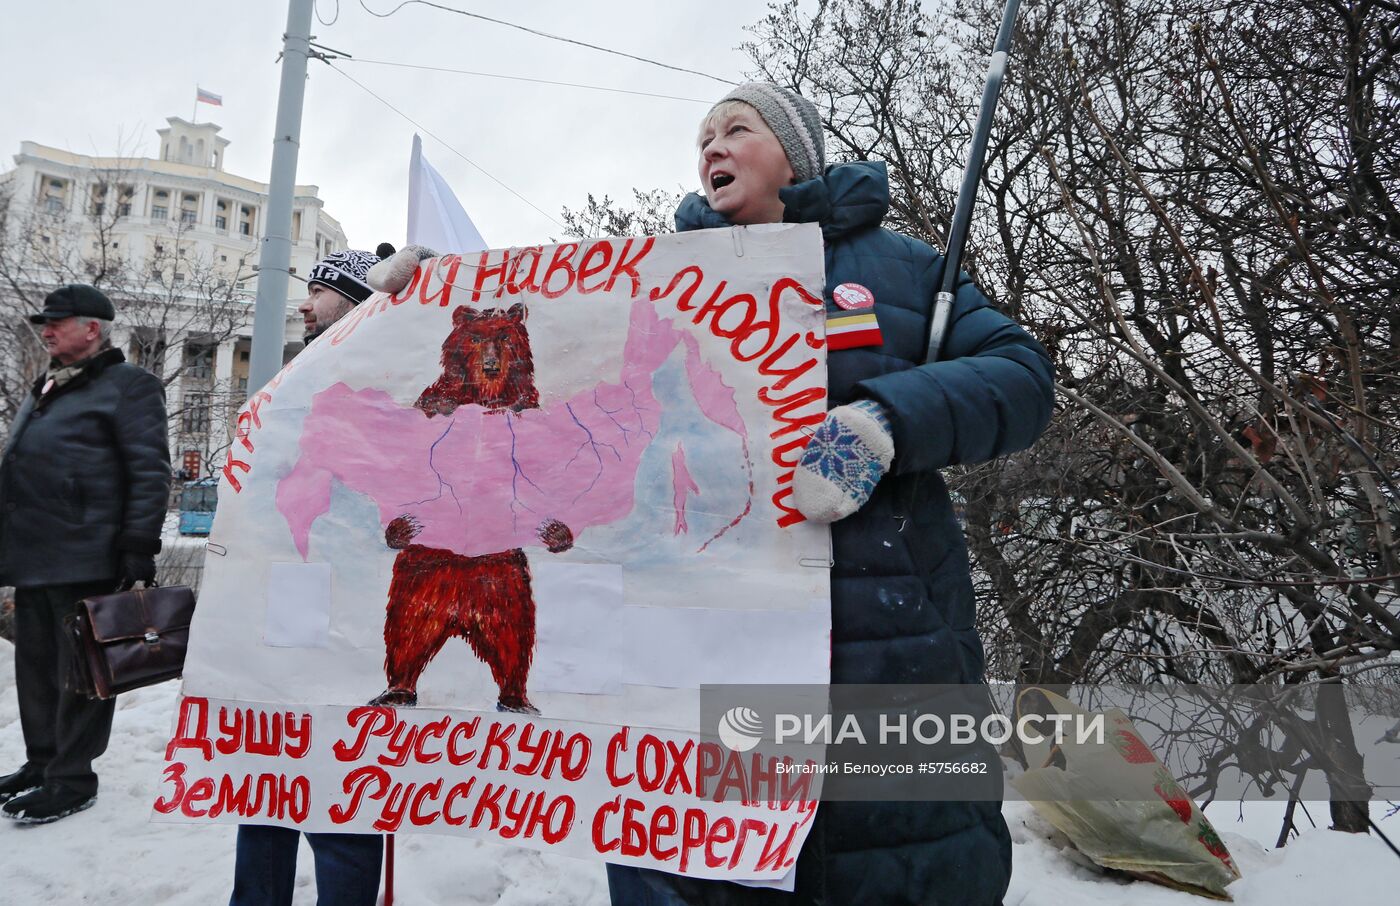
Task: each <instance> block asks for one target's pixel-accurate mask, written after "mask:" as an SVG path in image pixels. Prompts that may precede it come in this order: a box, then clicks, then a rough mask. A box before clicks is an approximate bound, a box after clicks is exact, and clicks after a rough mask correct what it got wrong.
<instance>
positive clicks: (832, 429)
mask: <svg viewBox="0 0 1400 906" xmlns="http://www.w3.org/2000/svg"><path fill="white" fill-rule="evenodd" d="M802 467H803V468H806V469H811V470H813V471H815V472H816V473H817V474H818V475H820V476H821V477H823V478H825V479H826V480H827V481H829V482H831V483H832V484H834V485H836V486H837V487H839V488H840V489H841V490H842V491H844V492H845V493H846V494H847V495H849V496H850V497H853V498H856V499H861V500H868V499H870V495H871V494H873V493H875V485H876V484H877V483H878V482H879V481H880V479H881V478H883V477H884V474H885V470H884V468H883V467H882V466H881V465H880V463H879V460H878V459H877V458H876V456H875V452H874V451H873V450H871V449H870V447H868V446H866V444H865V441H863V440H861V439H860V435H859V434H856V432H855V431H853V430H851V428H850V426H849V425H847V424H846V423H845V422H842V421H837V420H835V419H828V420H826V421H824V422H822V423H821V424H820V425H818V426H817V430H816V432H815V433H814V434H813V435H812V439H811V440H810V441H808V443H807V449H806V451H805V452H804V453H803V454H802Z"/></svg>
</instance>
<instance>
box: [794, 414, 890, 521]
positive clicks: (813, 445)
mask: <svg viewBox="0 0 1400 906" xmlns="http://www.w3.org/2000/svg"><path fill="white" fill-rule="evenodd" d="M893 460H894V436H893V434H891V432H890V420H889V415H888V414H887V413H886V412H885V407H884V406H881V405H880V404H879V403H877V402H875V401H874V400H857V401H856V402H854V403H851V404H850V405H846V406H837V407H836V408H835V409H832V410H831V411H830V412H828V413H827V414H826V421H824V422H822V423H821V424H820V425H818V426H817V430H816V433H815V434H813V435H812V439H811V440H810V441H808V442H807V448H806V449H805V450H804V451H803V453H802V460H801V462H799V463H798V466H797V471H796V472H795V473H794V474H793V477H792V502H793V505H794V506H796V507H797V509H798V511H799V512H800V513H802V515H804V516H806V517H807V518H808V519H810V520H812V521H813V522H835V521H836V520H838V519H844V518H846V517H847V516H849V515H851V514H852V513H854V512H855V511H856V510H858V509H860V508H861V507H862V506H864V505H865V502H866V501H867V500H869V499H870V495H871V494H873V493H875V485H876V484H878V483H879V481H880V479H881V478H883V477H884V475H885V472H887V471H888V470H889V467H890V463H891V462H892V461H893Z"/></svg>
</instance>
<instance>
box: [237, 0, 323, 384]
mask: <svg viewBox="0 0 1400 906" xmlns="http://www.w3.org/2000/svg"><path fill="white" fill-rule="evenodd" d="M312 5H313V0H290V2H289V3H288V6H287V32H286V34H284V35H283V36H282V87H281V90H280V91H279V92H278V95H277V130H276V134H275V135H274V136H273V139H272V174H271V176H270V177H269V178H268V181H267V217H266V219H265V220H264V221H263V224H264V225H263V239H262V248H261V253H260V254H259V256H258V298H257V302H256V303H255V305H254V308H253V355H252V361H250V362H249V363H248V395H249V396H252V395H253V394H254V393H256V392H257V391H259V390H261V389H262V387H263V385H264V384H266V383H267V382H268V381H270V380H272V378H273V377H275V376H276V374H277V372H278V371H279V370H280V369H281V367H282V347H283V346H284V345H285V343H286V334H287V284H288V277H289V270H288V268H290V267H291V263H292V239H291V232H292V193H293V192H295V191H296V181H297V151H298V150H299V149H300V147H301V108H302V101H303V100H304V99H305V96H306V59H307V56H308V54H309V52H310V48H309V46H308V44H309V42H310V40H311V9H312Z"/></svg>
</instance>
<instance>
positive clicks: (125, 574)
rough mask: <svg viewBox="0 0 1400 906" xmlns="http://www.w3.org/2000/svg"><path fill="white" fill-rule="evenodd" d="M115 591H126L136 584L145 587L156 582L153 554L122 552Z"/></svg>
mask: <svg viewBox="0 0 1400 906" xmlns="http://www.w3.org/2000/svg"><path fill="white" fill-rule="evenodd" d="M117 578H118V582H117V590H118V591H126V590H127V589H128V588H131V587H133V586H134V585H135V584H136V583H137V582H144V583H146V585H147V586H149V585H151V583H153V582H155V580H156V558H155V556H154V555H153V554H136V553H132V552H131V551H122V562H121V567H120V569H119V570H118V572H117Z"/></svg>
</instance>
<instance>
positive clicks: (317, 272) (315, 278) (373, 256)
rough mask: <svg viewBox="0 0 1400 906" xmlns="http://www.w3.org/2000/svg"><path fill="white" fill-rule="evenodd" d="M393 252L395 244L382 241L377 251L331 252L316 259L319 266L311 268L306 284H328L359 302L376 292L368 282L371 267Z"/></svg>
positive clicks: (353, 300) (348, 250)
mask: <svg viewBox="0 0 1400 906" xmlns="http://www.w3.org/2000/svg"><path fill="white" fill-rule="evenodd" d="M392 254H394V247H393V246H392V245H390V244H389V243H387V242H382V243H380V244H379V248H377V249H375V250H374V252H362V251H360V250H359V249H346V250H345V251H343V252H331V253H330V254H329V255H327V256H326V257H324V258H322V259H321V260H320V261H318V262H316V266H315V267H313V268H312V269H311V276H309V277H307V278H306V284H307V286H310V285H311V284H313V283H320V284H321V285H323V286H328V287H330V288H331V289H333V290H335V291H336V292H338V293H340V294H341V295H342V296H344V297H345V298H347V299H349V300H350V301H351V302H353V303H354V304H356V305H359V304H360V303H361V302H363V301H365V300H366V299H368V298H369V297H370V296H372V295H374V290H372V289H370V286H369V284H368V283H366V282H365V276H366V275H367V274H369V269H370V268H371V267H374V265H376V264H378V263H379V259H381V258H386V257H388V256H389V255H392Z"/></svg>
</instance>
